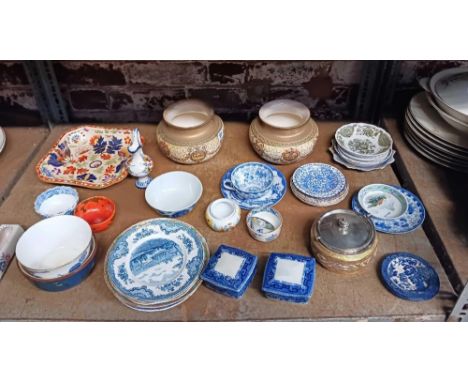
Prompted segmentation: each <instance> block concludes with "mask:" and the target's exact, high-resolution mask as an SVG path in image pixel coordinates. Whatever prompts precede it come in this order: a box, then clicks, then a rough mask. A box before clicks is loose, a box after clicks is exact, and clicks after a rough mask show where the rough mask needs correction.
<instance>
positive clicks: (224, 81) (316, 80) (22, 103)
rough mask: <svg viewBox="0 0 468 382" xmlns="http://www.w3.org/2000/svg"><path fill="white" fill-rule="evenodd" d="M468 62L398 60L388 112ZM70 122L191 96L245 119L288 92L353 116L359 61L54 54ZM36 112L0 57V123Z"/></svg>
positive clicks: (21, 120)
mask: <svg viewBox="0 0 468 382" xmlns="http://www.w3.org/2000/svg"><path fill="white" fill-rule="evenodd" d="M459 65H464V66H468V61H403V62H402V63H401V70H400V76H399V80H398V85H397V88H396V96H395V100H394V102H393V108H392V109H393V111H395V110H404V108H405V106H406V104H407V103H408V101H409V97H410V96H411V95H412V94H414V93H415V92H417V91H418V85H417V79H418V78H420V77H423V76H428V75H432V74H433V73H435V72H437V71H438V70H440V69H443V68H447V67H453V66H459ZM54 68H55V72H56V75H57V79H58V81H59V85H60V88H61V90H62V95H63V98H64V100H65V103H66V106H67V109H68V112H69V115H70V119H71V121H72V122H94V121H95V122H101V121H102V122H131V121H135V122H157V121H159V120H160V118H161V113H162V110H164V108H165V107H166V106H167V105H169V104H170V103H172V102H174V101H176V100H179V99H183V98H187V97H196V98H201V99H204V100H206V101H208V102H210V103H211V104H212V105H213V106H214V108H215V110H216V112H217V113H219V114H220V115H221V116H222V117H223V118H225V119H236V120H250V119H252V118H253V117H254V116H255V115H256V114H257V111H258V108H259V107H260V106H261V105H262V104H263V103H265V102H267V101H269V100H271V99H274V98H280V97H284V98H292V99H296V100H298V101H300V102H303V103H304V104H306V105H307V106H308V107H309V108H310V109H311V110H312V115H313V116H314V117H315V118H317V119H321V120H339V119H349V118H351V117H352V116H353V112H354V107H355V102H356V95H357V91H358V85H359V82H360V79H361V70H362V62H360V61H57V62H54ZM37 124H40V116H39V113H38V111H37V106H36V102H35V100H34V97H33V95H32V90H31V87H30V86H29V83H28V80H27V77H26V73H25V72H24V69H23V67H22V64H21V62H15V61H3V62H0V125H37Z"/></svg>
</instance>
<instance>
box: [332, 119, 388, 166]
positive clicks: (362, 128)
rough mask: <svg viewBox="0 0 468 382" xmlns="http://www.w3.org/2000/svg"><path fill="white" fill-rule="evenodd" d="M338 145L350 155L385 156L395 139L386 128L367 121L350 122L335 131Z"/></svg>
mask: <svg viewBox="0 0 468 382" xmlns="http://www.w3.org/2000/svg"><path fill="white" fill-rule="evenodd" d="M335 140H336V142H337V143H338V145H339V146H340V147H341V148H342V149H343V150H344V151H345V152H347V153H349V154H350V155H353V156H356V157H357V158H359V157H364V158H365V157H385V156H386V155H387V152H388V151H389V150H391V148H392V145H393V141H392V137H391V136H390V134H388V133H387V132H386V131H385V130H384V129H382V128H380V127H377V126H374V125H369V124H367V123H350V124H347V125H344V126H341V127H340V128H339V129H338V130H337V131H336V132H335Z"/></svg>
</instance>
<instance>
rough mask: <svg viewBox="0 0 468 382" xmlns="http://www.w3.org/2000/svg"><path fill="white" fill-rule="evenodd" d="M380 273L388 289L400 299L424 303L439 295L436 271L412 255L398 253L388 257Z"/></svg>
mask: <svg viewBox="0 0 468 382" xmlns="http://www.w3.org/2000/svg"><path fill="white" fill-rule="evenodd" d="M380 273H381V276H382V280H383V282H384V285H385V286H386V287H387V289H388V290H389V291H390V292H392V293H393V294H394V295H395V296H397V297H399V298H402V299H405V300H410V301H424V300H430V299H432V298H433V297H434V296H435V295H437V293H439V288H440V281H439V276H438V275H437V272H436V271H435V269H434V268H433V267H432V266H431V265H430V264H429V263H428V262H427V261H426V260H424V259H423V258H421V257H419V256H415V255H413V254H411V253H407V252H396V253H392V254H390V255H388V256H386V257H385V258H384V259H383V261H382V265H381V267H380Z"/></svg>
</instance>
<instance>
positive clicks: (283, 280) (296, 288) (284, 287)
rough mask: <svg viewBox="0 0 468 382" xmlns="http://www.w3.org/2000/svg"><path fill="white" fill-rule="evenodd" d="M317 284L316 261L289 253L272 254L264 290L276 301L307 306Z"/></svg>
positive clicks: (265, 277) (267, 266) (267, 265)
mask: <svg viewBox="0 0 468 382" xmlns="http://www.w3.org/2000/svg"><path fill="white" fill-rule="evenodd" d="M314 282H315V259H314V258H312V257H307V256H300V255H294V254H289V253H272V254H271V255H270V257H269V258H268V261H267V264H266V267H265V273H264V274H263V283H262V290H263V292H264V293H265V296H266V297H268V298H271V299H274V300H283V301H288V302H294V303H300V304H306V303H307V302H309V300H310V297H311V296H312V292H313V289H314Z"/></svg>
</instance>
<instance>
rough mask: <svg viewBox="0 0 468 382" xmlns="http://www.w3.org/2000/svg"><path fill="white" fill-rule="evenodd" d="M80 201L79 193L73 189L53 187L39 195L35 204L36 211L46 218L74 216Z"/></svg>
mask: <svg viewBox="0 0 468 382" xmlns="http://www.w3.org/2000/svg"><path fill="white" fill-rule="evenodd" d="M79 199H80V198H79V196H78V192H77V191H76V190H75V189H74V188H73V187H67V186H57V187H52V188H49V189H48V190H46V191H44V192H43V193H41V194H39V195H38V197H37V198H36V200H35V202H34V211H36V213H37V214H39V215H41V216H42V217H44V218H50V217H53V216H59V215H73V211H74V210H75V207H76V205H77V204H78V201H79Z"/></svg>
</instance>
